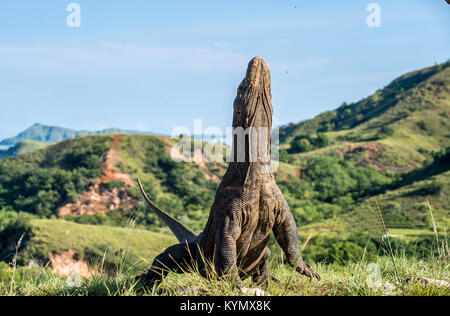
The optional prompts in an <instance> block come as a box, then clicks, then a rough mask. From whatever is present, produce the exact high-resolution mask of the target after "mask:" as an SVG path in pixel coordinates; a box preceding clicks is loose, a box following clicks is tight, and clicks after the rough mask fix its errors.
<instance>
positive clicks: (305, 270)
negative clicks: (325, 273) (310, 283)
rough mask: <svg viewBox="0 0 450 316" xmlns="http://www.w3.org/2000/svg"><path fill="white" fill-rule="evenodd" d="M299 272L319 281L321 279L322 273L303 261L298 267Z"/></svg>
mask: <svg viewBox="0 0 450 316" xmlns="http://www.w3.org/2000/svg"><path fill="white" fill-rule="evenodd" d="M297 272H298V273H300V274H302V275H305V276H307V277H309V278H310V279H311V280H312V279H314V278H315V279H317V281H320V279H321V278H320V275H319V274H318V273H317V272H314V271H313V269H312V268H311V267H310V266H309V265H308V264H306V263H302V265H301V266H298V267H297Z"/></svg>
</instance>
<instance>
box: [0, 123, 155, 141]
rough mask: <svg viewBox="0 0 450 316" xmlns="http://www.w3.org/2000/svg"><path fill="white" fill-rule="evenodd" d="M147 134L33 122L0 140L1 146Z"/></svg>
mask: <svg viewBox="0 0 450 316" xmlns="http://www.w3.org/2000/svg"><path fill="white" fill-rule="evenodd" d="M122 133H123V134H149V133H141V132H137V131H129V130H122V129H119V128H109V129H104V130H101V131H76V130H73V129H69V128H64V127H57V126H47V125H42V124H39V123H36V124H34V125H33V126H31V127H30V128H28V129H26V130H25V131H23V132H21V133H19V134H18V135H17V136H14V137H11V138H7V139H4V140H2V141H1V142H0V145H2V146H14V145H16V144H18V143H19V142H21V141H24V140H33V141H37V142H43V143H58V142H60V141H63V140H66V139H72V138H75V137H77V136H90V135H104V134H122Z"/></svg>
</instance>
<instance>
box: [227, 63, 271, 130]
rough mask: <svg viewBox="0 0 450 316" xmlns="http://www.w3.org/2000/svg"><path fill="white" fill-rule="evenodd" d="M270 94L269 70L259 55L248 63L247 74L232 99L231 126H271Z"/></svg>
mask: <svg viewBox="0 0 450 316" xmlns="http://www.w3.org/2000/svg"><path fill="white" fill-rule="evenodd" d="M272 113H273V108H272V95H271V90H270V70H269V66H268V65H267V62H266V61H265V60H264V59H263V58H261V57H255V58H253V59H252V60H251V61H250V63H249V64H248V68H247V75H246V76H245V79H244V80H243V81H242V82H241V84H240V85H239V88H238V90H237V96H236V99H235V100H234V114H233V127H235V128H236V127H242V128H244V129H246V128H249V127H255V128H259V127H267V128H268V130H269V131H270V129H271V128H272Z"/></svg>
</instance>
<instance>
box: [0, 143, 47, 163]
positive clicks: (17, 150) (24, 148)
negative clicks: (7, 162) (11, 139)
mask: <svg viewBox="0 0 450 316" xmlns="http://www.w3.org/2000/svg"><path fill="white" fill-rule="evenodd" d="M47 145H48V144H45V143H41V142H37V141H33V140H24V141H21V142H18V143H17V144H16V145H14V146H12V147H10V148H8V149H6V150H0V159H2V158H3V157H14V156H19V155H21V154H24V153H26V152H30V151H33V150H37V149H40V148H44V147H46V146H47Z"/></svg>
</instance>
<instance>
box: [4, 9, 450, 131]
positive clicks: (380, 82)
mask: <svg viewBox="0 0 450 316" xmlns="http://www.w3.org/2000/svg"><path fill="white" fill-rule="evenodd" d="M71 2H77V3H78V4H79V5H80V7H81V28H69V27H67V25H66V18H67V15H68V14H69V13H68V12H66V6H67V5H68V4H69V3H71ZM371 2H377V3H378V4H379V5H380V7H381V10H382V11H381V27H380V28H369V27H368V26H367V24H366V18H367V16H368V15H369V13H368V12H366V7H367V5H368V4H369V3H371ZM254 56H262V57H264V58H265V59H266V60H267V61H268V62H269V65H270V66H271V69H272V93H273V104H274V116H275V118H274V123H275V124H276V125H280V124H286V123H289V122H298V121H301V120H304V119H307V118H312V117H314V116H315V115H317V114H319V113H321V112H323V111H326V110H331V109H333V108H336V107H338V106H339V105H340V104H341V103H342V102H344V101H346V102H352V101H358V100H359V99H361V98H363V97H366V96H368V95H370V94H371V93H373V92H375V91H376V90H377V89H379V88H382V87H384V86H385V85H387V84H388V83H389V82H390V81H391V80H393V79H394V78H395V77H397V76H399V75H401V74H403V73H405V72H408V71H411V70H415V69H418V68H422V67H426V66H430V65H433V64H434V63H436V62H438V63H439V62H444V61H446V60H447V59H448V58H450V6H449V5H447V4H446V3H445V1H444V0H433V1H431V0H396V1H392V0H378V1H357V0H343V1H324V0H322V1H282V0H281V1H280V0H278V1H275V0H272V1H265V0H245V1H234V0H227V1H211V0H209V1H195V0H191V1H186V0H183V1H181V0H172V1H170V2H167V1H164V2H163V1H148V0H146V1H144V0H132V1H119V0H109V1H106V0H96V1H93V0H78V1H62V0H58V1H56V0H54V1H49V0H41V1H25V0H14V1H12V0H4V1H2V2H1V4H0V113H1V114H0V139H3V138H5V137H10V136H13V135H15V134H17V133H18V132H20V131H21V130H23V129H25V128H27V127H29V126H30V125H32V124H33V123H35V122H40V123H44V124H49V125H58V126H64V127H70V128H74V129H88V130H97V129H101V128H107V127H120V128H124V129H135V130H145V131H147V130H149V131H154V132H158V133H164V134H170V133H171V131H172V129H173V128H174V127H175V126H186V127H189V128H191V129H193V124H194V119H197V118H201V119H203V126H204V127H208V126H218V127H221V128H224V127H226V126H229V125H230V123H231V119H232V103H233V100H234V97H235V93H236V88H237V86H238V84H239V82H240V81H241V80H242V78H243V76H244V74H245V70H246V66H247V63H248V61H249V60H250V59H251V58H252V57H254Z"/></svg>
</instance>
